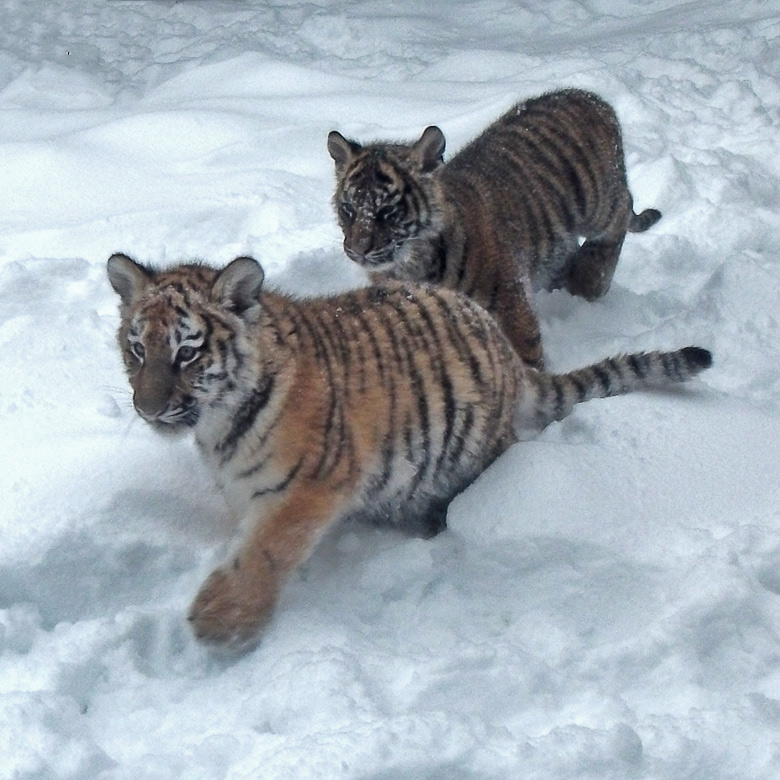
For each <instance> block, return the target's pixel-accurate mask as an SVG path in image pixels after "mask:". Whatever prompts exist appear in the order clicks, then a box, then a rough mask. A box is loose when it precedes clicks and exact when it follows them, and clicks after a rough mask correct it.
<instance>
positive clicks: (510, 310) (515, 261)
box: [328, 89, 661, 368]
mask: <svg viewBox="0 0 780 780" xmlns="http://www.w3.org/2000/svg"><path fill="white" fill-rule="evenodd" d="M444 145H445V142H444V135H443V134H442V132H441V130H439V128H437V127H429V128H427V129H426V130H425V132H424V133H423V134H422V136H421V137H420V139H419V140H418V141H417V142H416V143H413V144H388V143H372V144H366V145H361V144H359V143H357V142H356V141H350V140H347V139H346V138H344V137H343V136H342V135H341V134H340V133H338V132H337V131H332V132H331V133H330V135H329V136H328V150H329V152H330V154H331V157H332V158H333V160H334V162H335V166H336V179H337V182H336V191H335V195H334V205H335V207H336V211H337V214H338V219H339V223H340V224H341V227H342V230H343V233H344V248H345V251H346V253H347V255H348V256H349V257H350V258H351V259H352V260H354V261H355V262H356V263H359V264H360V265H362V266H364V267H365V268H367V269H368V270H369V272H370V273H371V274H372V277H373V279H374V281H376V280H377V279H378V278H379V277H381V276H385V277H389V278H393V279H403V280H411V281H424V282H431V283H434V284H441V285H444V286H446V287H450V288H453V289H457V290H460V291H462V292H464V293H465V294H466V295H468V296H469V297H471V298H473V299H474V300H476V301H477V302H478V303H480V304H481V305H482V306H484V307H485V308H487V309H488V311H490V312H491V313H493V314H494V315H495V316H496V317H497V318H498V319H499V321H500V323H501V326H502V328H503V329H504V331H505V333H506V334H507V335H508V336H509V338H510V340H511V341H512V343H513V345H514V347H515V349H516V350H517V352H518V354H519V355H520V356H521V357H522V358H523V359H524V360H525V361H526V362H527V363H528V364H529V365H532V366H534V367H537V368H540V367H542V365H543V355H542V347H541V339H540V335H539V325H538V321H537V318H536V314H535V312H534V310H533V308H532V306H531V302H530V294H531V290H532V289H545V290H552V289H556V288H561V287H562V288H565V289H566V290H568V291H569V292H570V293H572V294H573V295H580V296H583V297H585V298H586V299H588V300H593V299H595V298H598V297H599V296H601V295H604V294H605V293H606V292H607V290H608V289H609V286H610V284H611V281H612V276H613V274H614V271H615V267H616V265H617V261H618V257H619V254H620V250H621V247H622V244H623V240H624V238H625V234H626V232H627V231H632V232H639V231H643V230H646V229H647V228H649V227H650V226H651V225H652V224H654V223H655V222H656V221H657V220H658V219H659V218H660V216H661V215H660V213H659V212H658V211H656V210H655V209H648V210H646V211H644V212H642V213H641V214H639V215H637V214H635V213H634V211H633V208H632V197H631V194H630V192H629V190H628V185H627V182H626V170H625V163H624V158H623V145H622V139H621V133H620V126H619V124H618V121H617V118H616V116H615V113H614V111H613V110H612V108H611V107H610V106H609V105H608V104H607V103H605V102H604V101H603V100H602V99H601V98H599V97H598V96H597V95H594V94H592V93H589V92H584V91H581V90H575V89H569V90H563V91H559V92H553V93H550V94H547V95H543V96H541V97H538V98H534V99H531V100H527V101H525V102H523V103H520V104H518V105H516V106H515V107H514V108H512V109H511V110H510V111H508V112H507V113H506V114H504V116H502V117H501V118H500V119H498V120H497V121H496V122H495V123H494V124H492V125H491V126H490V127H488V128H487V129H486V130H485V131H484V132H483V133H482V134H481V135H480V136H479V137H478V138H476V139H475V140H474V141H472V142H471V143H470V144H468V145H467V146H466V147H465V148H463V149H462V150H461V151H460V152H458V154H456V155H455V156H454V157H453V158H452V159H451V160H450V161H449V162H447V163H444V161H443V153H444Z"/></svg>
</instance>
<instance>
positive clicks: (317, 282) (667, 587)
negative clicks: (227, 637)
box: [0, 0, 780, 780]
mask: <svg viewBox="0 0 780 780" xmlns="http://www.w3.org/2000/svg"><path fill="white" fill-rule="evenodd" d="M0 12H1V13H2V20H1V22H2V23H0V173H1V175H2V189H3V196H2V212H1V213H0V224H1V225H2V230H0V421H1V423H2V445H3V446H2V451H1V453H0V458H2V463H1V464H0V496H1V497H2V504H1V505H0V777H1V778H3V780H6V779H8V780H11V779H13V780H22V779H25V780H26V779H28V778H29V779H32V778H36V779H41V780H48V779H49V778H52V779H54V778H57V779H59V778H72V779H73V780H93V779H96V778H99V779H100V780H170V779H171V778H188V779H189V778H192V779H193V780H196V779H198V778H203V780H222V779H223V778H225V779H230V780H237V779H238V778H278V779H281V778H284V779H285V780H287V779H288V778H290V779H294V780H309V779H311V780H314V779H315V778H316V780H328V779H329V778H345V779H354V780H397V779H399V778H400V779H402V780H403V779H405V778H411V780H483V779H485V780H489V779H495V778H506V779H507V780H510V779H511V780H515V779H517V778H522V779H523V780H533V779H534V778H539V779H544V780H572V779H573V778H593V779H594V780H596V779H598V780H627V779H628V780H633V779H640V780H642V779H647V780H651V779H652V780H655V779H667V778H668V780H688V779H690V780H727V779H728V780H735V779H739V780H764V779H766V780H776V778H777V777H780V409H779V407H780V327H779V322H778V320H779V318H780V315H779V314H778V311H779V309H778V302H779V301H780V264H779V263H778V257H779V256H780V206H779V204H780V132H778V128H779V127H780V9H778V8H777V7H776V6H775V4H773V3H769V2H764V1H763V0H743V2H739V3H723V2H721V1H720V0H694V1H693V2H674V1H673V0H643V2H636V1H635V0H580V1H579V2H574V0H529V2H524V3H518V2H510V0H482V1H481V2H473V1H472V2H469V1H467V0H432V1H431V2H419V1H418V0H415V1H414V2H412V0H401V1H400V2H395V3H388V2H386V0H315V1H314V2H294V1H293V0H281V1H280V2H274V3H261V2H251V1H250V0H246V1H245V2H239V1H238V0H236V2H227V1H226V0H202V1H201V2H171V1H167V0H158V1H156V2H145V1H143V0H134V1H130V0H126V1H124V2H123V1H121V0H114V1H113V2H111V1H109V0H106V1H105V2H99V3H93V2H87V0H47V1H46V2H43V1H42V0H38V1H37V2H34V1H33V2H26V3H23V2H20V1H19V0H16V1H14V0H4V2H2V7H1V10H0ZM563 86H579V87H584V88H588V89H593V90H595V91H597V92H599V93H600V94H602V95H603V96H604V97H605V98H606V99H607V100H609V101H610V102H611V103H612V104H613V105H614V106H615V109H616V111H617V113H618V115H619V117H620V120H621V122H622V125H623V128H624V135H625V146H626V155H627V163H628V170H629V180H630V184H631V188H632V190H633V193H634V197H635V203H636V206H637V209H643V208H647V207H651V206H652V207H656V208H659V209H660V210H661V211H662V212H663V214H664V216H663V219H662V220H661V222H660V223H659V224H658V225H656V226H655V227H653V228H652V229H651V230H650V231H648V232H647V233H644V234H641V235H629V236H628V238H627V239H626V243H625V245H624V249H623V255H622V258H621V262H620V265H619V266H618V270H617V274H616V277H615V282H614V284H613V287H612V289H611V291H610V292H609V294H608V295H607V296H606V297H605V298H603V299H602V300H599V301H598V302H596V303H593V304H590V303H587V302H585V301H583V300H580V299H574V298H572V297H570V296H569V295H568V294H566V293H563V292H555V293H551V294H550V293H544V294H539V295H538V296H537V298H536V304H537V307H538V310H539V314H540V318H541V321H542V323H543V332H544V339H545V348H546V350H547V355H548V362H549V364H550V365H551V366H552V367H553V368H554V369H556V370H565V369H569V368H573V367H576V366H578V365H580V364H584V363H588V362H591V361H593V360H595V359H597V358H601V357H604V356H607V355H610V354H614V353H618V352H626V351H636V350H641V349H649V348H675V347H681V346H685V345H688V344H699V345H702V346H705V347H708V348H710V349H712V351H713V353H714V356H715V365H714V366H713V368H712V369H711V370H710V371H708V372H706V373H705V374H704V375H703V376H702V377H701V378H700V379H699V380H696V381H695V382H693V383H691V384H690V385H688V386H686V387H684V388H680V389H678V390H675V391H673V392H655V393H640V394H634V395H631V396H627V397H622V398H617V399H610V400H604V401H594V402H591V403H589V404H586V405H583V406H580V407H578V408H577V409H576V410H575V412H574V413H573V414H572V416H571V417H570V418H568V419H567V420H565V421H564V422H562V423H560V424H555V425H552V426H550V427H549V428H548V429H546V430H545V431H544V432H543V433H541V434H539V435H538V436H537V437H535V438H533V439H532V440H530V441H526V442H522V443H520V444H518V445H516V446H515V447H514V448H512V449H511V450H510V451H509V452H507V453H506V454H505V455H504V456H503V457H502V458H500V459H499V460H498V461H497V462H496V463H495V464H494V466H493V467H491V468H490V469H489V470H488V471H487V472H486V473H485V474H484V475H483V477H482V478H481V479H480V480H479V481H478V482H477V483H476V484H474V485H473V486H472V487H471V488H469V489H468V490H467V491H466V492H465V493H464V494H463V495H462V496H460V497H459V498H458V499H456V501H455V502H454V503H453V504H452V506H451V508H450V513H449V530H447V531H446V532H445V533H443V534H442V535H440V536H439V537H437V538H435V539H434V540H431V541H422V540H419V539H411V538H406V537H404V536H401V535H399V534H397V533H393V532H392V531H389V530H382V529H377V528H372V527H364V526H360V525H350V526H346V527H343V528H340V529H337V530H336V531H335V532H334V533H332V534H331V535H329V536H328V537H327V538H326V539H325V540H324V541H323V543H322V544H321V546H320V547H319V548H318V549H317V550H316V552H315V554H314V556H313V557H312V558H311V559H310V561H309V562H308V563H307V564H306V565H305V566H304V567H303V568H302V569H301V570H300V571H298V572H297V573H296V574H295V575H294V576H293V578H292V580H291V581H290V583H289V585H288V587H287V588H286V589H285V591H284V593H283V596H282V599H281V603H280V605H279V609H278V612H277V613H276V617H275V618H274V620H273V622H272V623H271V625H270V626H269V628H268V629H267V631H266V633H265V635H264V637H263V640H262V642H261V643H260V645H259V646H258V647H256V648H255V649H254V650H252V651H251V652H249V653H247V654H245V655H243V656H240V657H237V658H225V657H221V656H219V655H215V654H213V653H210V652H209V651H207V650H206V649H205V648H203V647H200V646H199V645H198V644H197V643H196V642H195V640H194V639H193V637H192V636H191V633H190V630H189V626H188V625H187V623H186V620H185V617H184V616H185V614H186V609H187V606H188V604H189V601H190V600H191V598H192V597H193V595H194V593H195V592H196V590H197V587H198V585H199V583H200V581H201V580H202V579H203V578H204V576H205V575H206V574H207V573H208V572H209V571H210V570H211V568H212V567H213V566H214V565H216V564H217V563H219V561H220V560H221V556H223V555H224V554H225V551H226V549H227V548H228V546H229V544H230V540H231V539H232V538H233V534H234V532H235V523H234V520H233V519H231V518H230V517H229V515H228V511H227V507H226V505H225V503H224V501H223V499H222V498H221V497H220V495H219V493H218V492H217V490H216V488H215V486H214V484H213V481H212V478H211V477H210V475H209V474H208V473H207V472H206V470H205V467H204V466H203V465H202V464H201V462H200V460H199V458H198V455H197V452H196V451H195V449H194V446H193V443H192V442H191V441H190V440H188V439H186V438H185V439H178V440H174V441H171V440H168V439H163V438H159V437H158V436H156V435H155V433H154V431H152V430H151V429H149V428H148V427H147V426H146V425H145V424H144V423H143V422H142V421H141V420H140V419H139V418H137V416H136V415H135V413H134V411H133V408H132V403H131V396H130V392H129V389H128V385H127V382H126V379H125V377H124V375H123V371H122V368H121V365H120V360H119V355H118V350H117V349H116V345H115V336H114V333H115V329H116V325H117V321H118V313H117V300H116V296H115V295H114V293H113V291H112V290H111V288H110V286H109V285H108V283H107V280H106V276H105V261H106V258H107V257H108V256H109V254H111V253H112V252H115V251H124V252H127V253H129V254H131V255H133V256H134V257H136V258H137V259H139V260H142V261H149V262H153V263H155V264H158V265H164V264H166V263H169V262H174V261H178V260H181V259H191V258H202V259H206V260H209V261H212V262H214V263H217V264H224V263H226V262H227V261H229V260H230V259H232V258H233V257H234V256H236V255H238V254H243V253H251V254H253V255H254V256H255V257H257V258H258V259H259V260H260V261H261V262H262V263H263V265H264V267H265V269H266V272H267V276H268V278H269V279H270V281H271V282H272V283H273V284H274V285H276V286H277V287H280V288H282V289H285V290H289V291H292V292H296V293H302V294H319V293H326V292H330V291H335V290H338V289H343V288H346V287H350V286H355V285H359V284H362V283H363V281H364V280H363V277H362V275H361V272H359V270H358V269H357V268H356V267H354V266H353V265H351V264H350V262H349V261H348V260H347V259H346V257H345V256H344V255H343V252H342V250H341V247H340V233H339V230H338V227H337V225H336V222H335V218H334V216H333V213H332V207H331V204H330V197H331V193H332V187H333V181H334V177H333V170H332V161H331V160H330V158H329V156H328V154H327V151H326V148H325V139H326V136H327V133H328V131H329V130H331V129H334V128H337V129H339V130H340V131H341V132H343V133H344V134H346V135H352V136H354V137H357V138H360V139H364V140H370V139H373V138H389V139H390V138H391V139H401V138H409V139H411V138H415V137H417V136H418V134H419V133H420V132H421V131H422V129H423V128H424V127H425V126H426V125H428V124H434V123H435V124H438V125H439V126H440V127H441V128H442V129H443V130H444V132H445V134H446V137H447V141H448V151H449V152H452V151H454V150H457V149H458V148H459V147H460V146H461V145H463V144H464V143H465V142H466V141H468V140H469V139H470V138H472V137H473V136H475V135H476V134H478V133H479V131H480V130H481V129H482V128H483V127H484V126H485V125H486V124H487V123H488V122H490V121H491V120H492V119H494V118H495V117H497V116H498V115H499V114H500V113H501V112H502V111H504V110H505V109H506V108H508V107H509V106H510V105H511V104H512V103H514V102H516V101H517V100H519V99H521V98H524V97H528V96H532V95H536V94H539V93H541V92H544V91H547V90H550V89H554V88H559V87H563Z"/></svg>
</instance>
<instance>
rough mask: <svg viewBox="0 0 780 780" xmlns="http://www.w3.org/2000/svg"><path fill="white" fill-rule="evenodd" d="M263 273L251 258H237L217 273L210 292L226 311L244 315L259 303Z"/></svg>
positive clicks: (258, 264)
mask: <svg viewBox="0 0 780 780" xmlns="http://www.w3.org/2000/svg"><path fill="white" fill-rule="evenodd" d="M264 279H265V273H264V271H263V269H262V267H261V266H260V263H258V262H257V260H255V259H254V258H253V257H237V258H236V259H235V260H233V262H231V263H229V264H228V265H227V266H225V268H224V269H223V270H222V271H220V272H219V274H218V275H217V278H216V279H215V280H214V284H213V285H212V287H211V291H212V293H213V295H214V297H215V298H216V299H217V300H218V301H219V302H220V303H221V304H222V305H223V306H225V307H226V308H227V309H230V311H232V312H235V313H236V314H238V315H239V316H243V315H245V314H246V313H247V312H248V311H249V310H250V309H252V308H253V307H255V306H258V305H259V303H260V300H259V296H260V290H261V289H262V287H263V280H264Z"/></svg>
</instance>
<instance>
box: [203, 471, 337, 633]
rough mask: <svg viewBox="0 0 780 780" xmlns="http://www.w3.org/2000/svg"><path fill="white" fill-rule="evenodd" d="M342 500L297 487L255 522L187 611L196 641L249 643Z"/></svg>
mask: <svg viewBox="0 0 780 780" xmlns="http://www.w3.org/2000/svg"><path fill="white" fill-rule="evenodd" d="M345 503H346V501H345V496H343V495H339V494H336V493H333V492H331V491H329V490H327V489H323V488H322V487H317V486H314V485H309V486H305V485H302V486H300V487H299V488H298V489H297V490H296V491H295V492H294V493H293V494H291V495H290V496H289V497H288V498H287V499H286V500H285V501H283V502H282V503H281V505H279V506H278V507H277V508H276V509H275V510H274V511H273V512H272V513H271V514H270V516H268V517H267V518H262V519H259V520H258V521H257V523H256V525H255V526H254V528H253V529H252V530H251V531H250V533H249V536H248V537H247V539H246V540H245V541H244V543H243V544H242V545H241V547H240V549H239V550H238V552H237V553H236V555H235V556H234V557H233V559H232V560H230V561H229V562H227V563H226V564H224V565H223V566H221V567H220V568H218V569H217V570H216V571H214V572H212V573H211V574H210V575H209V577H208V578H207V579H206V581H205V582H204V583H203V585H202V586H201V588H200V590H199V591H198V594H197V596H196V597H195V600H194V601H193V603H192V606H191V607H190V611H189V615H188V620H189V621H190V622H191V623H192V627H193V630H194V632H195V636H196V637H197V638H198V639H200V640H203V641H205V642H210V643H215V644H236V645H241V644H245V643H247V642H249V641H250V640H252V639H253V638H254V637H256V636H257V634H258V633H259V632H260V631H261V630H262V629H263V627H264V626H265V624H266V623H267V622H268V621H269V620H270V618H271V615H272V613H273V610H274V606H275V605H276V601H277V598H278V596H279V591H280V590H281V587H282V585H283V584H284V582H285V580H286V579H287V577H288V576H289V574H290V573H291V572H292V571H293V569H295V567H296V566H298V565H299V564H300V563H302V562H303V561H304V560H306V558H308V556H309V554H310V552H311V550H312V549H313V548H314V546H315V544H316V542H317V541H318V539H319V538H320V537H321V536H322V534H323V533H325V531H326V530H327V529H328V528H329V527H330V526H331V525H332V524H333V523H334V522H335V521H336V520H337V519H338V518H339V517H340V516H341V514H342V511H341V510H343V508H344V505H345Z"/></svg>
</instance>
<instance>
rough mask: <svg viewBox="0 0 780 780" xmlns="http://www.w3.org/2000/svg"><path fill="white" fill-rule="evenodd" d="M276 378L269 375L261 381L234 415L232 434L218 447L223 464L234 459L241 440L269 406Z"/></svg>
mask: <svg viewBox="0 0 780 780" xmlns="http://www.w3.org/2000/svg"><path fill="white" fill-rule="evenodd" d="M274 384H275V380H274V377H273V376H271V375H269V376H265V377H263V378H262V379H261V381H260V384H259V385H258V386H257V387H256V388H255V389H254V390H253V391H252V392H251V393H250V394H249V397H248V398H246V400H245V401H244V403H243V404H242V405H241V406H239V407H238V409H237V410H236V412H235V414H234V415H233V424H232V425H231V427H230V432H229V433H228V435H227V436H226V437H225V439H224V440H223V441H221V442H220V443H219V444H218V445H217V446H216V447H215V451H216V452H218V453H221V454H222V456H223V457H222V463H223V464H224V463H226V462H227V461H228V460H230V458H232V457H233V455H234V454H235V451H236V447H237V446H238V442H239V440H240V439H241V438H242V437H243V436H244V434H246V433H247V431H249V429H250V428H251V427H252V426H253V425H254V424H255V420H256V419H257V415H258V414H260V412H261V411H262V410H263V409H264V408H265V407H266V406H267V405H268V401H269V400H270V398H271V393H272V392H273V389H274Z"/></svg>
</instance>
